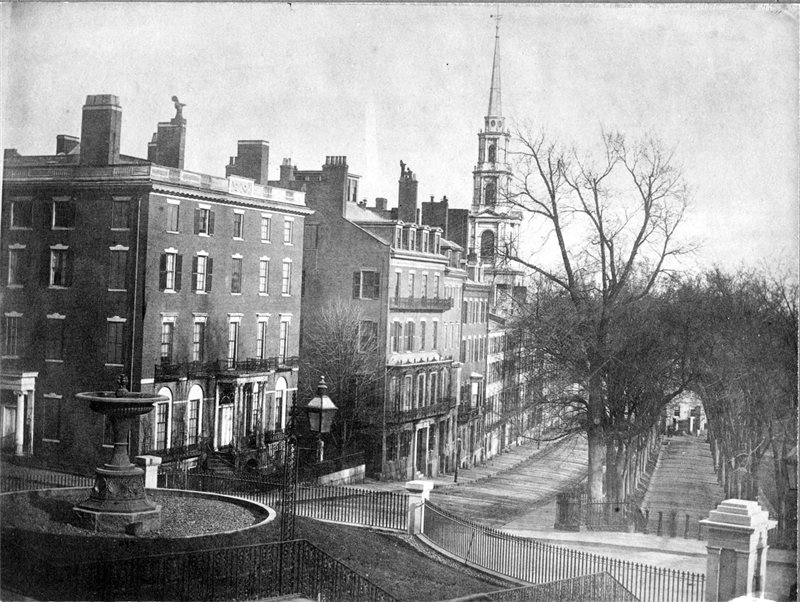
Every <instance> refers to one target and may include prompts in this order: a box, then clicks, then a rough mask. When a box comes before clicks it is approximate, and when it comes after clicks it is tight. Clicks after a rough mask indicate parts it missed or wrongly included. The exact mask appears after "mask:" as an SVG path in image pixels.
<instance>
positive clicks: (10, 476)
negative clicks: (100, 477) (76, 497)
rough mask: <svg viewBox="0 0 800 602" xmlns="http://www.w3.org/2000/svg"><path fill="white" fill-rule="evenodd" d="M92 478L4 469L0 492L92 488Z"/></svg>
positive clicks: (59, 473) (0, 477) (0, 478)
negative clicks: (55, 488)
mask: <svg viewBox="0 0 800 602" xmlns="http://www.w3.org/2000/svg"><path fill="white" fill-rule="evenodd" d="M93 485H94V478H93V477H87V476H84V475H77V474H70V473H65V472H45V471H40V470H27V469H20V470H15V469H5V470H3V474H2V475H0V492H3V493H6V492H9V491H27V490H32V489H51V488H54V487H92V486H93Z"/></svg>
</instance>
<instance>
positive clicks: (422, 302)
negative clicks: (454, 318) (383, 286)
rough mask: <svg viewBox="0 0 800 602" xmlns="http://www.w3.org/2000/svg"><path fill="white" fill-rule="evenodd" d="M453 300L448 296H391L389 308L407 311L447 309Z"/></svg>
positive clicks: (450, 306)
mask: <svg viewBox="0 0 800 602" xmlns="http://www.w3.org/2000/svg"><path fill="white" fill-rule="evenodd" d="M452 307H453V300H452V299H449V298H446V297H391V298H390V299H389V309H399V310H406V311H409V310H411V311H447V310H448V309H450V308H452Z"/></svg>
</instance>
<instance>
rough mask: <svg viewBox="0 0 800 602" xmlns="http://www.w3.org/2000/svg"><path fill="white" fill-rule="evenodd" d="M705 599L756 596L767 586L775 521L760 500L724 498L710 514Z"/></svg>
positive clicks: (704, 522) (709, 601) (717, 600)
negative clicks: (771, 531) (770, 532)
mask: <svg viewBox="0 0 800 602" xmlns="http://www.w3.org/2000/svg"><path fill="white" fill-rule="evenodd" d="M700 524H702V525H705V526H706V527H708V544H707V546H706V548H707V550H708V560H707V565H706V602H726V601H728V600H733V599H734V598H738V597H740V596H756V595H758V594H760V593H761V592H763V591H764V590H765V583H764V580H765V578H766V572H767V549H768V548H769V546H768V545H767V532H768V531H769V530H770V529H772V528H774V527H775V525H776V524H777V522H776V521H774V520H770V519H769V513H768V512H767V511H766V510H762V509H761V506H759V505H758V502H754V501H749V500H736V499H731V500H725V501H723V502H722V503H720V505H719V506H717V509H716V510H712V511H711V512H709V515H708V518H704V519H703V520H701V521H700Z"/></svg>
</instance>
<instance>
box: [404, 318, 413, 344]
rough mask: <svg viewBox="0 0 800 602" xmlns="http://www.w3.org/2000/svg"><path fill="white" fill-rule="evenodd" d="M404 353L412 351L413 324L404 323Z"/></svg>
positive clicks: (410, 321) (411, 322) (410, 322)
mask: <svg viewBox="0 0 800 602" xmlns="http://www.w3.org/2000/svg"><path fill="white" fill-rule="evenodd" d="M406 351H414V322H413V321H412V320H409V321H408V322H406Z"/></svg>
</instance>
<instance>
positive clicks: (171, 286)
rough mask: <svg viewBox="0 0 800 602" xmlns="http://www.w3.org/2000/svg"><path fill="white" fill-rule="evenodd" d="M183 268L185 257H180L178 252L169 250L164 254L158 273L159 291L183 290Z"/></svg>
mask: <svg viewBox="0 0 800 602" xmlns="http://www.w3.org/2000/svg"><path fill="white" fill-rule="evenodd" d="M182 267H183V256H182V255H178V253H177V251H175V250H174V249H168V250H167V251H166V252H165V253H162V254H161V262H160V264H159V272H158V289H159V290H162V291H173V292H177V291H179V290H181V271H182Z"/></svg>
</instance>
